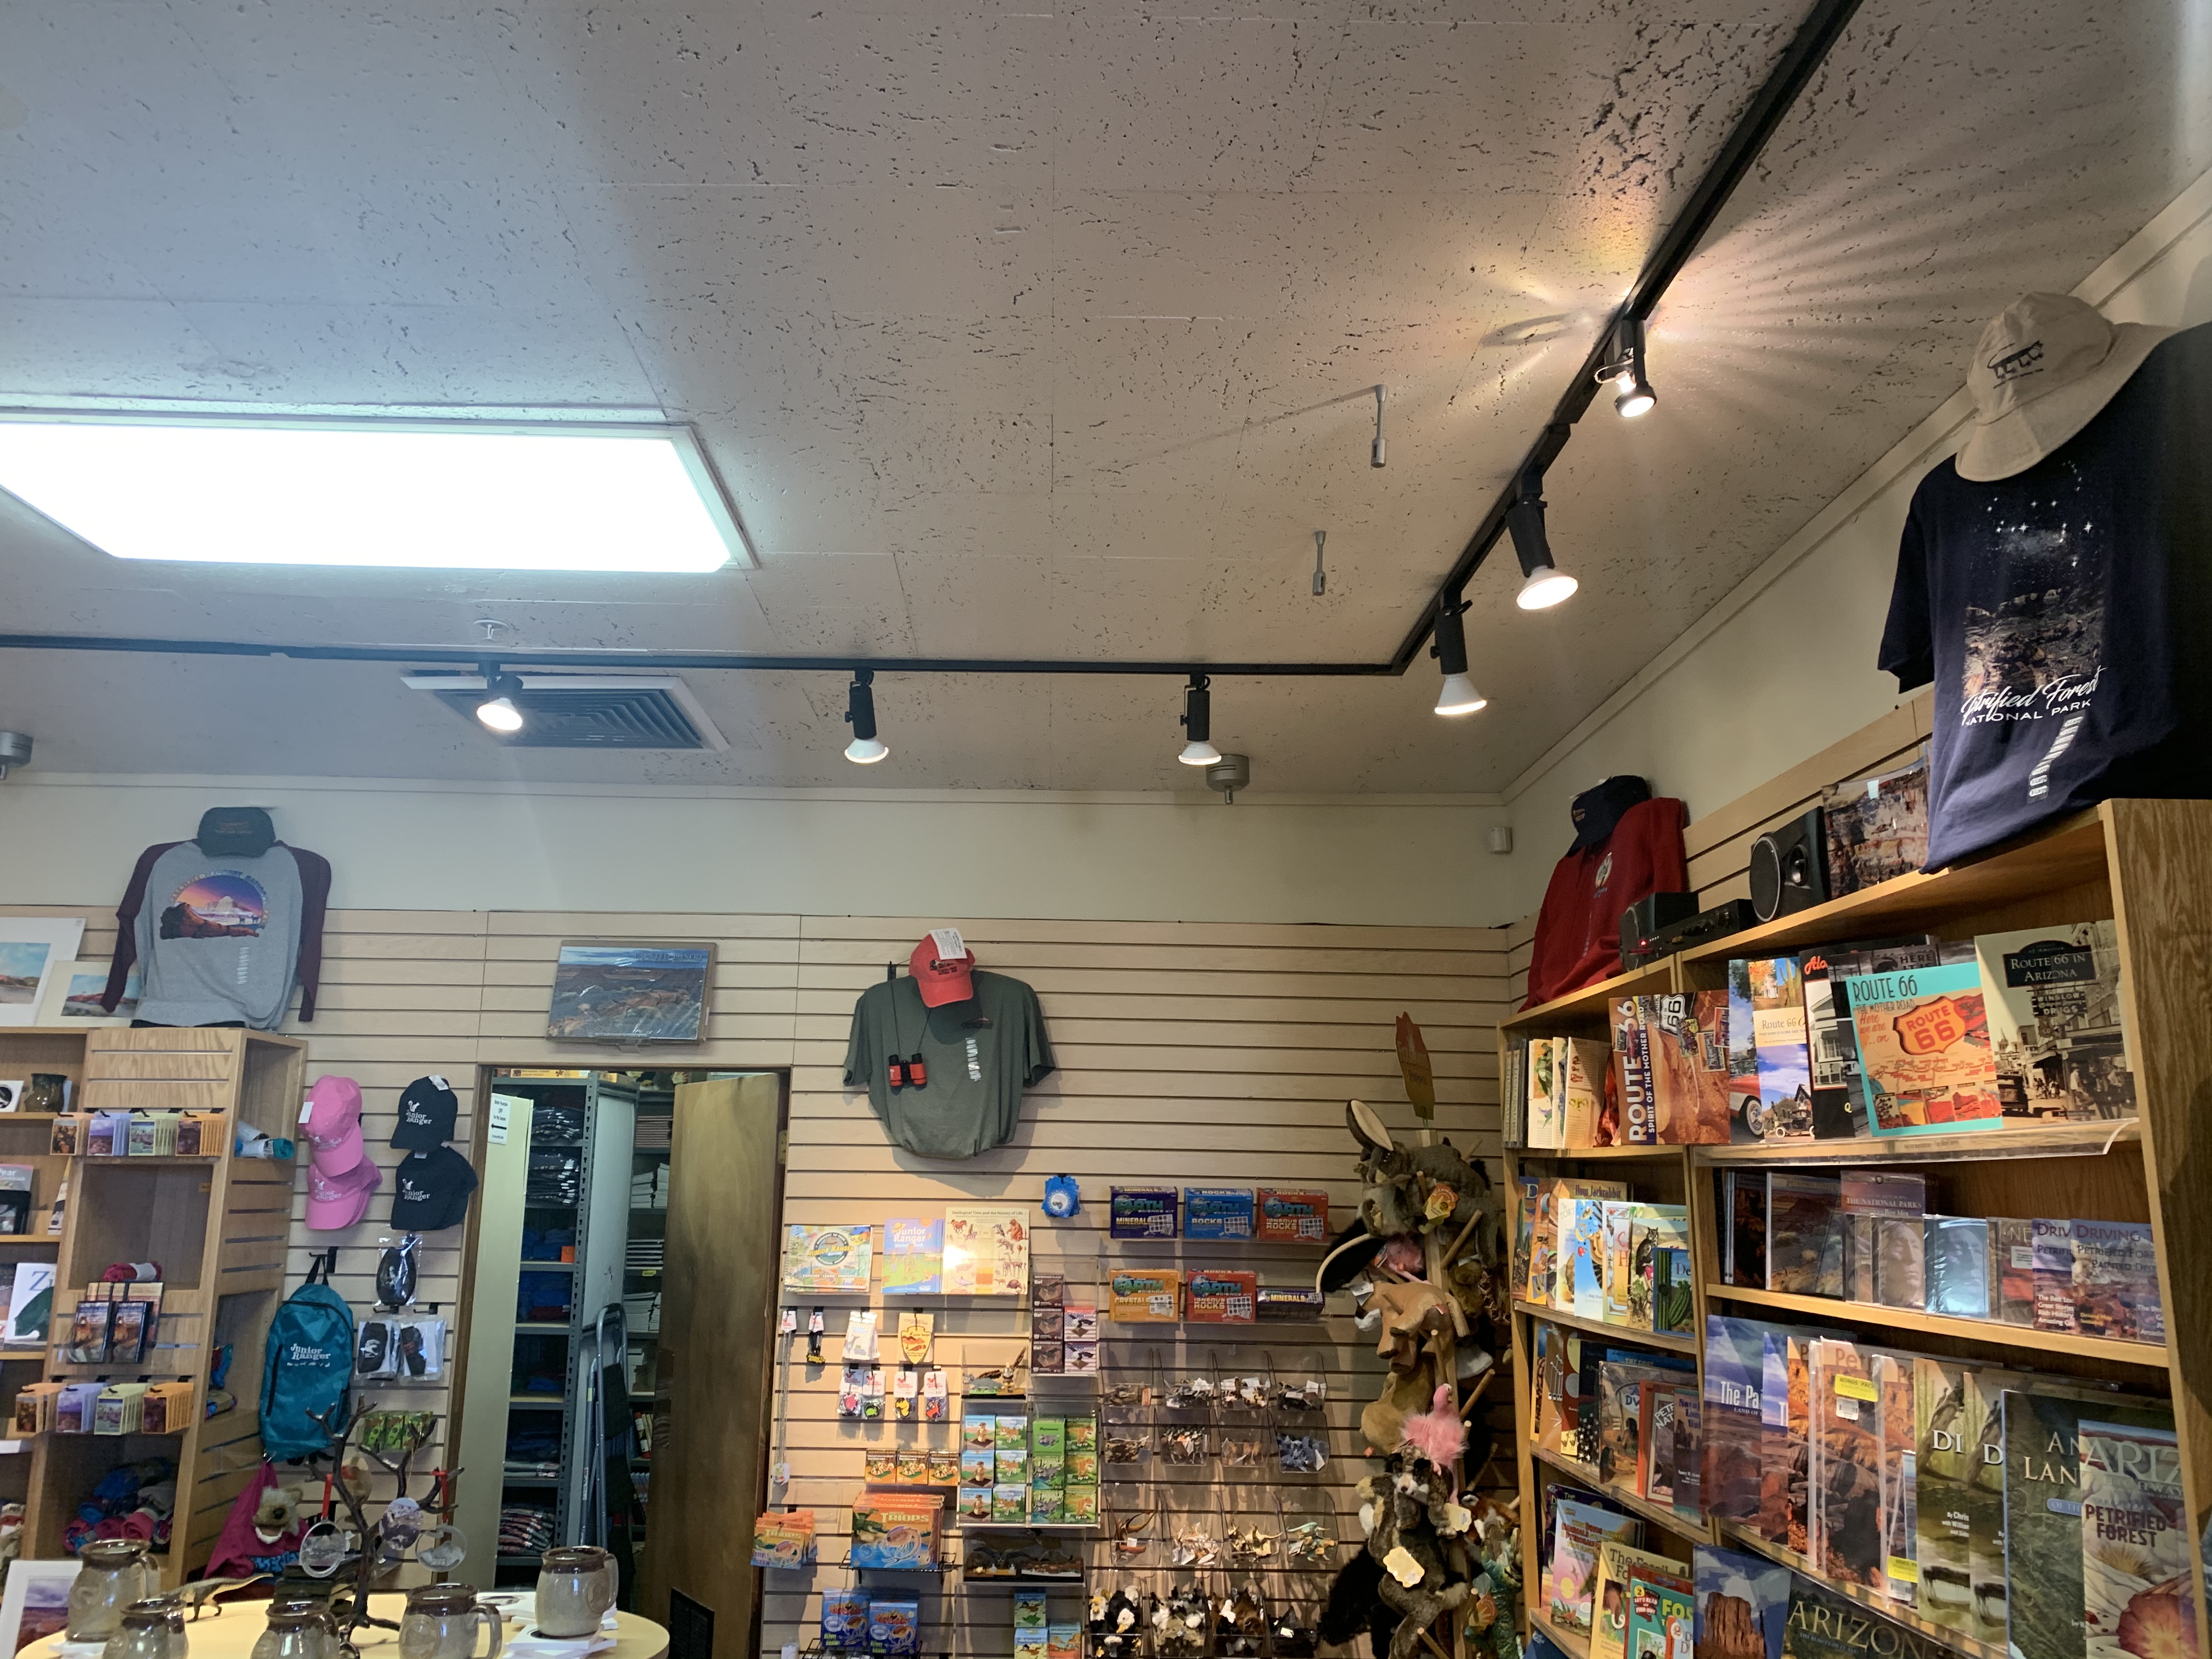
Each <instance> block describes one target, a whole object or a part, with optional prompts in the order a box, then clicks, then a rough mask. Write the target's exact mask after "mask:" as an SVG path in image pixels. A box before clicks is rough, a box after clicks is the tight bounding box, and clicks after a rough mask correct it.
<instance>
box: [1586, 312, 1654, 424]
mask: <svg viewBox="0 0 2212 1659" xmlns="http://www.w3.org/2000/svg"><path fill="white" fill-rule="evenodd" d="M1597 378H1598V380H1599V381H1600V382H1601V384H1603V385H1606V386H1611V387H1613V412H1614V413H1615V414H1617V415H1619V416H1620V417H1621V418H1622V419H1623V420H1627V421H1632V420H1634V419H1636V417H1637V416H1639V415H1649V414H1650V412H1651V410H1652V409H1653V407H1654V406H1655V405H1656V404H1657V403H1658V401H1659V394H1658V393H1657V392H1654V391H1652V389H1651V381H1650V378H1649V377H1648V376H1647V375H1646V374H1645V373H1644V319H1642V318H1640V317H1623V318H1622V319H1620V321H1619V322H1617V323H1615V324H1614V325H1613V361H1612V362H1608V363H1607V364H1606V366H1605V367H1604V368H1601V369H1600V370H1598V372H1597Z"/></svg>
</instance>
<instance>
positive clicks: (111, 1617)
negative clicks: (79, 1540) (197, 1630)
mask: <svg viewBox="0 0 2212 1659" xmlns="http://www.w3.org/2000/svg"><path fill="white" fill-rule="evenodd" d="M80 1559H82V1561H83V1563H84V1565H83V1567H82V1569H81V1570H80V1571H78V1573H77V1576H76V1577H75V1578H73V1579H71V1580H70V1592H69V1626H68V1628H67V1630H66V1631H65V1632H64V1635H65V1637H66V1638H67V1639H68V1640H70V1641H72V1642H105V1641H106V1639H107V1638H109V1637H111V1636H112V1635H114V1634H115V1632H116V1631H117V1629H118V1628H119V1627H120V1626H121V1625H122V1623H123V1610H124V1608H125V1607H129V1606H130V1605H131V1603H132V1602H133V1601H143V1599H144V1598H146V1597H147V1596H149V1595H153V1594H154V1593H155V1591H156V1590H158V1589H161V1573H160V1572H159V1571H157V1570H156V1569H155V1565H154V1564H153V1563H152V1562H151V1561H149V1560H148V1559H146V1546H145V1545H143V1543H141V1542H139V1541H138V1540H137V1539H135V1538H102V1539H99V1540H97V1541H94V1542H93V1543H89V1544H87V1545H86V1546H85V1547H84V1552H83V1554H82V1557H81V1558H80Z"/></svg>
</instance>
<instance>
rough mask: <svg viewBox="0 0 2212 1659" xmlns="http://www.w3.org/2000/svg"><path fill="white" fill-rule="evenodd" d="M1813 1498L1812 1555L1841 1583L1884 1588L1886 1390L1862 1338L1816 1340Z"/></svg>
mask: <svg viewBox="0 0 2212 1659" xmlns="http://www.w3.org/2000/svg"><path fill="white" fill-rule="evenodd" d="M1808 1366H1809V1370H1810V1376H1811V1395H1812V1408H1811V1442H1812V1447H1811V1453H1812V1455H1811V1486H1812V1503H1811V1517H1810V1524H1809V1527H1808V1531H1809V1533H1810V1539H1809V1545H1810V1547H1809V1548H1808V1550H1807V1551H1806V1554H1807V1556H1808V1558H1809V1559H1810V1560H1811V1561H1812V1563H1813V1565H1814V1570H1815V1571H1818V1572H1820V1574H1821V1575H1822V1576H1824V1577H1827V1578H1829V1579H1832V1580H1833V1581H1834V1582H1835V1583H1839V1584H1857V1585H1859V1586H1860V1587H1862V1588H1863V1589H1880V1588H1881V1584H1882V1581H1883V1570H1882V1549H1881V1416H1880V1413H1879V1410H1878V1409H1877V1408H1878V1407H1879V1404H1880V1401H1881V1388H1880V1386H1879V1384H1877V1383H1876V1382H1875V1378H1874V1376H1873V1374H1872V1370H1871V1365H1870V1363H1869V1356H1868V1355H1867V1354H1866V1353H1864V1352H1862V1351H1861V1350H1860V1348H1859V1347H1858V1346H1857V1344H1856V1343H1853V1342H1850V1341H1846V1340H1843V1339H1841V1338H1827V1337H1824V1338H1820V1339H1818V1340H1815V1341H1814V1342H1813V1343H1812V1344H1811V1345H1810V1352H1809V1357H1808Z"/></svg>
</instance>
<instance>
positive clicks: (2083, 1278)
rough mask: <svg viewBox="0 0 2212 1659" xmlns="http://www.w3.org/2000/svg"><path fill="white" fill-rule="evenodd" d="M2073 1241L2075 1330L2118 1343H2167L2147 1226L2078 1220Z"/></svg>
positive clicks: (2155, 1257) (2155, 1260)
mask: <svg viewBox="0 0 2212 1659" xmlns="http://www.w3.org/2000/svg"><path fill="white" fill-rule="evenodd" d="M2070 1231H2072V1234H2073V1237H2074V1328H2075V1329H2076V1330H2077V1331H2079V1332H2081V1334H2083V1335H2084V1336H2104V1337H2110V1338H2112V1339H2113V1340H2116V1341H2121V1342H2163V1341H2165V1340H2166V1310H2165V1307H2164V1304H2162V1303H2161V1302H2160V1299H2159V1289H2158V1249H2157V1246H2156V1245H2154V1243H2152V1242H2151V1235H2150V1224H2149V1223H2148V1222H2141V1221H2082V1220H2076V1221H2075V1222H2073V1223H2072V1224H2071V1228H2070Z"/></svg>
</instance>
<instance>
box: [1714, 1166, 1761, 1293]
mask: <svg viewBox="0 0 2212 1659" xmlns="http://www.w3.org/2000/svg"><path fill="white" fill-rule="evenodd" d="M1721 1187H1722V1194H1721V1201H1722V1203H1723V1206H1724V1208H1723V1215H1722V1220H1723V1225H1724V1227H1725V1229H1726V1231H1725V1233H1724V1235H1723V1238H1722V1240H1721V1279H1722V1281H1723V1283H1724V1284H1729V1285H1738V1286H1740V1287H1741V1288H1743V1289H1746V1290H1764V1289H1765V1287H1766V1225H1767V1222H1766V1172H1765V1170H1727V1171H1725V1172H1724V1174H1723V1179H1722V1182H1721Z"/></svg>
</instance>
